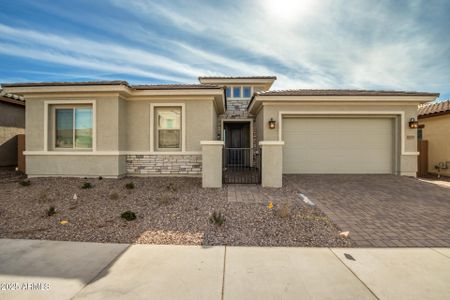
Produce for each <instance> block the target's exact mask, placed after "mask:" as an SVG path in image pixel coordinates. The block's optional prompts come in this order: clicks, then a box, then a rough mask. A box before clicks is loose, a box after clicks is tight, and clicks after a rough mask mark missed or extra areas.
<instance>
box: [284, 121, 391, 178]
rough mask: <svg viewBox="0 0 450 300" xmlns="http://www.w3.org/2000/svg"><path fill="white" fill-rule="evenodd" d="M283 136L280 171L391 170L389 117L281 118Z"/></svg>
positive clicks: (386, 171)
mask: <svg viewBox="0 0 450 300" xmlns="http://www.w3.org/2000/svg"><path fill="white" fill-rule="evenodd" d="M283 140H284V142H285V146H284V149H283V171H284V173H288V174H289V173H290V174H292V173H317V174H321V173H330V174H331V173H334V174H339V173H343V174H356V173H362V174H367V173H373V174H377V173H379V174H385V173H392V171H393V121H392V119H388V118H380V119H363V118H349V119H343V118H295V119H285V120H283Z"/></svg>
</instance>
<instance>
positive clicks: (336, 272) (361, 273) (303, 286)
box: [0, 239, 450, 300]
mask: <svg viewBox="0 0 450 300" xmlns="http://www.w3.org/2000/svg"><path fill="white" fill-rule="evenodd" d="M449 282H450V249H449V248H437V249H432V248H414V249H410V248H397V249H385V248H378V249H363V248H358V249H349V248H347V249H343V248H342V249H334V248H333V249H329V248H268V247H223V246H221V247H199V246H158V245H131V246H130V245H127V244H98V243H78V242H55V241H38V240H8V239H1V240H0V283H1V284H2V286H1V287H2V289H0V299H212V300H214V299H377V298H378V299H449V298H450V285H449V284H448V283H449ZM33 284H34V285H33ZM39 284H40V286H39ZM39 287H41V288H43V289H44V290H39ZM13 288H15V290H11V289H13ZM25 288H27V289H25ZM46 288H48V290H45V289H46Z"/></svg>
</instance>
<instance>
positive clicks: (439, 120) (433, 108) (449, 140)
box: [418, 100, 450, 176]
mask: <svg viewBox="0 0 450 300" xmlns="http://www.w3.org/2000/svg"><path fill="white" fill-rule="evenodd" d="M418 117H419V121H420V124H422V125H424V128H422V129H419V138H421V139H423V140H426V141H428V172H429V173H434V174H436V173H437V170H436V169H435V166H440V167H441V174H442V175H446V176H450V100H447V101H442V102H436V103H427V104H424V105H421V106H419V112H418Z"/></svg>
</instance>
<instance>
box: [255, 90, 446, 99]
mask: <svg viewBox="0 0 450 300" xmlns="http://www.w3.org/2000/svg"><path fill="white" fill-rule="evenodd" d="M256 95H257V96H435V97H438V96H439V93H423V92H406V91H381V90H380V91H377V90H318V89H317V90H316V89H298V90H279V91H265V92H259V93H256Z"/></svg>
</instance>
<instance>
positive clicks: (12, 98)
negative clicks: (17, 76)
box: [0, 89, 25, 105]
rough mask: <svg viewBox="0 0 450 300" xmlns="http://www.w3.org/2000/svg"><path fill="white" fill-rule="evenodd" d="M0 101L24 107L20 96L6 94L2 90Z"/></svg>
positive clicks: (23, 100) (0, 90)
mask: <svg viewBox="0 0 450 300" xmlns="http://www.w3.org/2000/svg"><path fill="white" fill-rule="evenodd" d="M0 101H3V102H8V103H13V104H19V105H25V99H24V98H23V97H22V96H19V95H15V94H11V93H7V92H5V91H4V90H2V89H0Z"/></svg>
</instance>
